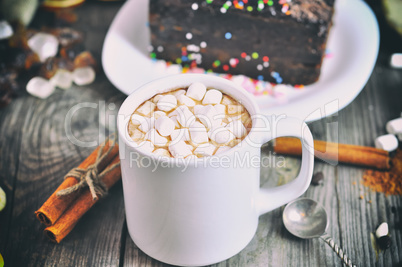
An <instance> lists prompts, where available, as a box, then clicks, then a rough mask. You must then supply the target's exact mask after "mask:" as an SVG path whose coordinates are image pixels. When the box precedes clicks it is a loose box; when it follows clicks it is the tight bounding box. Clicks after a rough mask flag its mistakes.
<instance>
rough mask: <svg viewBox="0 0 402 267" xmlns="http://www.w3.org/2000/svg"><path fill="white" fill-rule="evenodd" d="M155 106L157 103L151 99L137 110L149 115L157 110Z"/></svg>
mask: <svg viewBox="0 0 402 267" xmlns="http://www.w3.org/2000/svg"><path fill="white" fill-rule="evenodd" d="M155 107H156V105H155V103H153V102H151V101H146V102H145V103H144V104H142V105H141V106H140V107H139V108H137V112H138V113H140V114H141V115H143V116H146V117H148V116H149V115H150V114H151V112H153V111H154V110H155Z"/></svg>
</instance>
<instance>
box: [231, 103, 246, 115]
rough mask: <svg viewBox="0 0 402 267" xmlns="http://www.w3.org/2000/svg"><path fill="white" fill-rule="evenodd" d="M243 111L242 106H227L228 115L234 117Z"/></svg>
mask: <svg viewBox="0 0 402 267" xmlns="http://www.w3.org/2000/svg"><path fill="white" fill-rule="evenodd" d="M243 111H244V107H243V106H242V105H228V114H229V115H235V114H239V113H242V112H243Z"/></svg>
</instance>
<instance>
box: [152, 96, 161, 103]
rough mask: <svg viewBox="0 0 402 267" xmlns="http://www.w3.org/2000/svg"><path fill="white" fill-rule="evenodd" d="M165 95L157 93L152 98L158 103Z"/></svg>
mask: <svg viewBox="0 0 402 267" xmlns="http://www.w3.org/2000/svg"><path fill="white" fill-rule="evenodd" d="M162 97H163V95H156V96H154V98H152V102H154V103H155V104H156V103H158V101H159V100H160V99H161V98H162Z"/></svg>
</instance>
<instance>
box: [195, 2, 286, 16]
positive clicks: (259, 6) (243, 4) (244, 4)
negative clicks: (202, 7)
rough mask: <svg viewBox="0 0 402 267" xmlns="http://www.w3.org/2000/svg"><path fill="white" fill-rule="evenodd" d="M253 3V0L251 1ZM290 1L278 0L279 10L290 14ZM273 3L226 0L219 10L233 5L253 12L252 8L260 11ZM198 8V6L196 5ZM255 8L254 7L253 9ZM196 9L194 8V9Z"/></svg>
mask: <svg viewBox="0 0 402 267" xmlns="http://www.w3.org/2000/svg"><path fill="white" fill-rule="evenodd" d="M205 2H206V3H207V4H212V3H213V2H214V1H213V0H205ZM252 2H253V3H255V1H252ZM290 2H292V0H279V1H278V4H279V5H281V11H282V13H284V14H286V15H290V5H289V3H290ZM273 5H274V1H272V0H258V1H257V5H255V4H252V3H250V4H249V2H248V0H243V1H238V0H231V1H226V2H225V3H224V4H223V5H222V6H221V8H220V12H221V13H222V14H225V13H226V12H227V11H228V10H229V9H230V8H231V7H234V8H236V9H244V8H245V9H246V10H247V11H248V12H253V10H257V11H262V10H264V9H265V7H266V6H268V7H272V6H273ZM197 8H198V6H197ZM254 8H255V9H254ZM194 10H196V9H194ZM271 14H272V15H275V14H276V12H272V11H271Z"/></svg>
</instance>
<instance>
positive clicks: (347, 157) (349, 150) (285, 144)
mask: <svg viewBox="0 0 402 267" xmlns="http://www.w3.org/2000/svg"><path fill="white" fill-rule="evenodd" d="M274 151H275V152H276V153H278V154H283V155H292V156H300V155H301V153H302V152H301V151H302V145H301V141H300V140H299V139H297V138H293V137H280V138H277V139H275V146H274ZM314 156H315V157H316V158H319V159H323V160H327V161H333V162H342V163H348V164H353V165H359V166H364V167H371V168H376V169H380V170H388V169H389V168H390V167H391V166H390V157H389V155H388V151H385V150H382V149H377V148H374V147H366V146H357V145H347V144H338V143H332V142H325V141H320V140H314Z"/></svg>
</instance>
